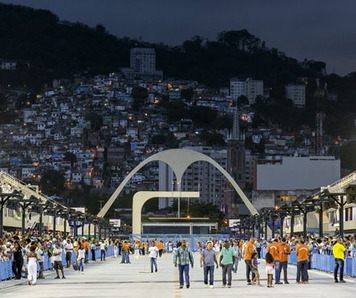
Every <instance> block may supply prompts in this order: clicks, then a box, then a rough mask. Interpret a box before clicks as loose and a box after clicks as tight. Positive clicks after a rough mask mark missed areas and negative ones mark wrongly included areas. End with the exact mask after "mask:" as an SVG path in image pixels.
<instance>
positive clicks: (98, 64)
mask: <svg viewBox="0 0 356 298" xmlns="http://www.w3.org/2000/svg"><path fill="white" fill-rule="evenodd" d="M0 36H1V47H0V57H2V58H7V59H16V60H22V61H29V62H30V68H27V66H26V64H24V66H26V67H21V69H20V70H19V73H21V75H20V76H18V75H16V76H12V75H11V73H6V74H5V73H4V74H5V76H6V80H5V81H6V82H9V81H16V82H17V83H18V84H20V83H21V84H22V85H23V84H24V83H26V84H27V85H36V86H40V82H41V81H42V83H43V82H50V81H51V79H52V78H53V77H59V76H60V77H68V76H70V75H71V74H73V73H78V72H83V71H89V72H88V75H91V74H96V73H107V72H110V71H114V70H115V69H117V67H127V66H129V59H130V48H132V47H134V46H138V47H153V48H155V49H156V53H157V68H158V69H163V71H164V73H165V74H166V75H167V76H172V77H175V78H177V79H191V80H197V81H199V82H202V83H205V84H207V85H210V86H222V85H223V84H225V83H226V82H227V81H228V80H229V79H230V78H231V77H233V76H241V77H248V76H253V77H256V78H260V79H263V80H265V83H266V85H268V86H274V85H276V84H277V83H280V82H282V83H285V82H287V83H288V82H292V81H293V80H294V79H295V78H297V77H301V76H305V77H311V76H315V75H316V74H319V73H320V72H321V71H322V70H323V67H324V65H325V64H323V62H315V63H310V64H309V69H306V68H303V67H302V66H301V65H300V64H299V63H298V61H297V60H295V59H292V58H288V57H286V56H285V55H284V54H283V53H281V52H278V50H276V49H268V48H267V47H266V46H265V43H264V42H261V40H260V39H259V38H258V37H256V36H254V35H253V34H251V33H249V32H248V31H247V30H245V29H243V30H231V31H223V32H221V33H219V34H218V37H217V40H215V41H209V40H207V39H205V38H203V37H200V36H194V37H193V38H192V39H191V40H186V41H185V42H183V44H182V46H176V47H170V46H167V45H164V44H150V43H147V42H142V41H138V40H131V39H129V38H117V37H115V36H113V35H110V34H108V32H107V30H106V29H105V27H104V26H102V25H97V26H96V27H95V28H90V27H88V26H87V25H84V24H81V23H70V22H67V21H59V18H58V16H56V15H54V14H53V13H51V12H49V11H47V10H35V9H31V8H27V7H22V6H15V5H7V4H0ZM34 36H35V37H36V38H35V39H34V38H33V37H34ZM207 61H209V63H207ZM0 79H2V78H1V73H0ZM188 92H189V93H190V94H189V93H188ZM183 95H184V97H186V98H187V99H188V100H189V96H190V95H191V91H188V90H187V94H184V92H183Z"/></svg>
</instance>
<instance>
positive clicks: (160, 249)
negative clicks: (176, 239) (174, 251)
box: [158, 240, 164, 258]
mask: <svg viewBox="0 0 356 298" xmlns="http://www.w3.org/2000/svg"><path fill="white" fill-rule="evenodd" d="M163 250H164V243H163V241H162V240H160V241H159V242H158V254H159V257H160V258H161V257H162V254H163Z"/></svg>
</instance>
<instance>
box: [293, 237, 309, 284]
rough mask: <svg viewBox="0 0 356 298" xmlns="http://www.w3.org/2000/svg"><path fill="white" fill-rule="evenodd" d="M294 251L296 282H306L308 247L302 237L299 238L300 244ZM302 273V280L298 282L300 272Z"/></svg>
mask: <svg viewBox="0 0 356 298" xmlns="http://www.w3.org/2000/svg"><path fill="white" fill-rule="evenodd" d="M296 253H297V256H298V262H297V282H296V283H297V284H300V283H303V284H307V283H309V282H308V279H309V277H308V254H309V247H308V246H306V245H305V244H304V239H301V240H300V245H298V246H297V248H296ZM301 273H302V282H300V274H301Z"/></svg>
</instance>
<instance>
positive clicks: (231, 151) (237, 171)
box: [223, 109, 246, 218]
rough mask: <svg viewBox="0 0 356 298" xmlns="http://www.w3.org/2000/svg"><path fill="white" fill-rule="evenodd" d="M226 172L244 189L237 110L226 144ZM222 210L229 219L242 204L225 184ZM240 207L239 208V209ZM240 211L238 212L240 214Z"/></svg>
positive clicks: (243, 145)
mask: <svg viewBox="0 0 356 298" xmlns="http://www.w3.org/2000/svg"><path fill="white" fill-rule="evenodd" d="M227 171H228V173H229V174H230V175H231V176H232V178H234V180H235V181H236V183H237V184H238V185H239V186H240V188H241V189H244V188H245V184H246V179H245V175H246V172H245V141H244V137H243V136H242V134H241V133H240V126H239V117H238V112H237V109H236V110H235V113H234V123H233V129H232V134H231V138H230V139H229V140H228V142H227ZM224 198H225V199H224V204H223V208H224V210H225V215H226V217H227V218H231V217H232V216H233V215H234V213H236V211H235V210H234V209H236V208H235V207H237V208H238V209H240V208H241V207H242V206H243V205H244V204H243V203H242V200H241V199H240V198H239V197H238V195H237V194H236V192H235V191H234V189H233V188H232V186H231V185H230V184H229V183H227V184H226V188H225V196H224ZM239 207H240V208H239ZM241 211H242V210H238V212H239V213H241Z"/></svg>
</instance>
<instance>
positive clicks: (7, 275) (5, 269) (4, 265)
mask: <svg viewBox="0 0 356 298" xmlns="http://www.w3.org/2000/svg"><path fill="white" fill-rule="evenodd" d="M100 255H101V250H100V247H96V248H95V259H99V258H100ZM105 255H106V256H112V255H114V248H113V246H108V247H107V251H106V253H105ZM76 259H77V255H76V254H75V252H73V253H72V259H71V264H73V263H74V262H75V261H76ZM91 259H92V252H91V249H89V254H88V260H89V261H90V260H91ZM43 263H44V264H43V265H44V270H49V269H51V268H52V264H51V263H50V261H49V257H48V255H47V254H45V256H44V262H43ZM62 264H63V265H66V264H67V262H66V256H65V253H63V254H62ZM39 269H40V268H39V265H38V264H37V271H39ZM13 277H15V275H14V273H13V272H12V261H2V262H0V281H1V280H6V279H11V278H13Z"/></svg>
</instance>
